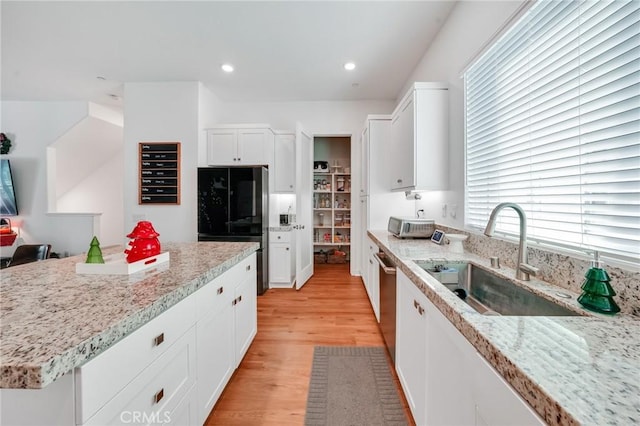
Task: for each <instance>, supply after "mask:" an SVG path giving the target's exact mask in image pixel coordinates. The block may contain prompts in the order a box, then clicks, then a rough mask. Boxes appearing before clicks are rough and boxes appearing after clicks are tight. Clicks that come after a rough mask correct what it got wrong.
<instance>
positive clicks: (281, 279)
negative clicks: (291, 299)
mask: <svg viewBox="0 0 640 426" xmlns="http://www.w3.org/2000/svg"><path fill="white" fill-rule="evenodd" d="M290 274H291V248H290V247H289V244H283V243H273V244H269V283H274V284H276V285H277V284H286V285H288V284H291V275H290Z"/></svg>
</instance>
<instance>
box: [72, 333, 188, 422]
mask: <svg viewBox="0 0 640 426" xmlns="http://www.w3.org/2000/svg"><path fill="white" fill-rule="evenodd" d="M195 345H196V337H195V327H191V328H190V329H189V330H188V331H187V332H186V333H185V334H184V335H183V336H182V338H180V339H179V340H178V341H177V342H176V343H174V344H173V345H172V346H171V347H170V348H169V349H168V350H167V351H166V352H165V353H163V354H162V355H161V356H160V357H159V358H158V359H157V360H155V361H154V362H153V363H151V365H149V367H147V368H146V369H144V370H143V371H142V373H140V375H138V376H137V377H136V378H135V379H134V380H133V381H132V382H131V383H129V384H128V385H127V386H126V387H125V388H124V389H122V391H120V392H119V393H118V394H117V395H116V396H115V397H114V398H113V399H111V400H110V401H109V402H108V403H107V404H106V405H105V406H104V407H102V408H101V409H100V410H99V411H98V412H97V413H96V414H95V415H94V416H93V417H91V418H90V419H89V420H88V421H87V422H86V423H84V424H86V425H117V424H131V423H140V421H141V420H142V422H143V424H149V423H153V424H156V423H172V420H171V414H172V413H174V411H175V410H176V408H177V407H178V405H179V403H180V402H182V399H183V398H184V397H185V396H186V395H187V394H188V392H189V391H190V390H191V389H192V387H193V386H194V384H195V380H196V379H195V361H196V355H195ZM136 419H137V421H135V420H136Z"/></svg>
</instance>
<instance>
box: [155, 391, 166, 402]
mask: <svg viewBox="0 0 640 426" xmlns="http://www.w3.org/2000/svg"><path fill="white" fill-rule="evenodd" d="M162 398H164V388H162V389H160V390H159V391H158V392H156V394H155V395H153V403H154V404H157V403H158V402H160V401H162Z"/></svg>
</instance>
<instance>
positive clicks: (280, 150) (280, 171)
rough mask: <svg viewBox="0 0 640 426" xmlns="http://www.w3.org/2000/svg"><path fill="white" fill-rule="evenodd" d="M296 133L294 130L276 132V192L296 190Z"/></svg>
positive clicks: (274, 167)
mask: <svg viewBox="0 0 640 426" xmlns="http://www.w3.org/2000/svg"><path fill="white" fill-rule="evenodd" d="M295 146H296V135H295V133H294V132H291V133H289V132H276V135H275V140H274V156H273V157H274V158H273V163H274V164H273V169H274V174H275V176H274V183H273V185H274V187H273V191H272V192H275V193H282V194H287V193H288V194H295V192H296V151H295Z"/></svg>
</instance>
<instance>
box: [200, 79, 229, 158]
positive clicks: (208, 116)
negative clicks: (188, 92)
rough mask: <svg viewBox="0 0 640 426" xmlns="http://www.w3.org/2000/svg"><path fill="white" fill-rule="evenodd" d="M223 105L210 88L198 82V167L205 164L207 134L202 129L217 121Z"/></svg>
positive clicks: (211, 125)
mask: <svg viewBox="0 0 640 426" xmlns="http://www.w3.org/2000/svg"><path fill="white" fill-rule="evenodd" d="M223 107H224V105H223V104H222V102H221V101H220V99H218V97H217V96H216V95H215V94H214V93H213V92H212V91H211V90H209V89H208V88H206V87H205V86H204V85H203V84H202V83H198V129H199V130H198V131H199V133H198V167H206V166H207V134H206V131H205V130H204V129H207V128H210V127H213V126H214V125H215V124H216V123H217V122H218V120H219V117H220V112H221V111H222V108H223Z"/></svg>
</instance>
